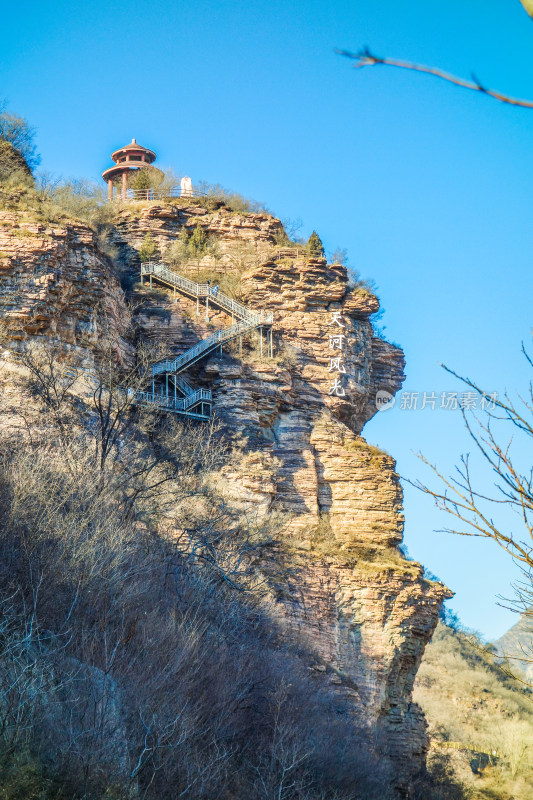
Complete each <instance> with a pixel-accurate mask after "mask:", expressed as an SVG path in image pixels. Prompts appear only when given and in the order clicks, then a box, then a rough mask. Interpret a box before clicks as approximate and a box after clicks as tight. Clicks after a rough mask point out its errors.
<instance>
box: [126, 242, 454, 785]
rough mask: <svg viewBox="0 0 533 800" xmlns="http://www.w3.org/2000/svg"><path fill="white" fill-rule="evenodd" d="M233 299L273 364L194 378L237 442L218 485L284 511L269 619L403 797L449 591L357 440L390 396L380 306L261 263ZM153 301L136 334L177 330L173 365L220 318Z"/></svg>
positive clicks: (422, 742)
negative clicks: (419, 697)
mask: <svg viewBox="0 0 533 800" xmlns="http://www.w3.org/2000/svg"><path fill="white" fill-rule="evenodd" d="M241 291H242V297H243V298H244V300H245V302H246V303H247V304H248V305H249V306H251V307H253V308H257V309H263V310H268V311H272V312H273V314H274V326H273V329H274V341H275V353H274V358H273V359H266V358H261V357H260V355H259V352H260V351H259V347H258V340H256V338H255V334H254V335H252V336H251V337H250V340H249V342H248V344H246V343H245V344H244V349H243V354H242V357H240V354H239V351H238V348H237V347H236V346H234V347H233V348H229V350H230V352H226V353H225V354H224V355H223V357H213V358H211V359H210V360H209V361H207V362H204V363H203V364H202V365H201V366H200V367H198V368H197V369H196V371H195V374H194V379H195V381H196V382H197V383H198V384H199V385H204V386H209V387H210V388H212V390H213V392H214V396H215V400H216V403H215V408H216V413H217V416H218V418H219V420H221V421H222V422H223V424H224V425H225V427H226V430H227V431H228V432H231V434H232V435H233V436H234V437H235V433H238V438H239V448H240V456H238V455H237V454H236V455H235V458H234V459H233V460H232V463H230V464H228V465H227V466H226V467H225V468H224V469H223V470H222V474H221V475H220V476H218V477H219V480H220V481H221V485H222V486H223V487H224V491H225V492H226V493H227V496H228V499H231V500H232V501H233V502H235V503H247V504H248V506H249V507H250V508H254V509H255V510H256V513H257V514H259V515H266V514H269V513H276V514H277V513H281V514H282V515H284V518H285V524H284V526H283V531H282V536H281V544H280V546H279V548H278V549H277V551H276V552H275V553H274V554H272V558H273V560H274V562H276V563H277V564H278V565H279V564H284V565H285V566H286V567H287V569H286V570H285V572H284V575H285V577H284V578H283V579H282V580H281V581H279V580H276V581H274V583H273V592H274V594H275V595H276V598H277V603H278V609H279V612H280V616H281V617H282V619H283V620H284V624H285V625H286V626H287V628H288V630H289V631H290V632H291V635H292V634H296V633H298V634H299V635H301V636H302V637H303V638H304V640H305V642H306V644H307V646H308V647H309V648H310V651H311V653H312V654H313V659H314V664H313V666H314V668H315V669H317V670H319V671H321V672H323V671H326V673H327V674H328V675H329V676H330V679H331V681H332V682H333V683H334V684H336V685H337V686H338V689H339V691H342V692H347V693H349V694H350V695H351V696H352V698H353V702H354V706H355V707H356V708H357V709H358V711H359V713H360V715H361V717H363V718H364V719H366V720H367V722H368V725H369V730H370V731H371V732H372V735H377V736H378V738H379V740H380V747H381V748H382V752H383V753H384V754H386V755H387V757H389V758H390V759H392V760H393V762H394V766H395V770H394V771H395V774H396V775H397V778H398V783H399V786H400V788H401V790H402V791H405V787H406V786H407V785H408V783H409V780H410V777H411V776H412V775H413V773H414V772H416V770H417V769H418V768H420V767H421V766H422V765H423V763H424V757H425V753H426V750H427V746H428V740H427V736H426V730H425V723H424V719H423V715H422V713H421V711H420V709H419V708H418V707H417V706H416V705H414V704H413V703H412V702H411V697H412V688H413V682H414V678H415V675H416V671H417V669H418V665H419V663H420V660H421V657H422V654H423V651H424V647H425V644H426V643H427V642H428V641H429V639H430V638H431V635H432V632H433V629H434V627H435V625H436V622H437V618H438V612H439V608H440V605H441V603H442V601H443V599H444V598H445V597H447V596H449V594H450V593H449V592H448V590H447V589H446V588H445V587H443V586H442V585H441V584H438V583H434V582H431V581H428V580H426V579H425V578H424V577H423V572H422V568H421V567H420V565H418V564H416V563H414V562H410V561H407V560H406V559H405V558H404V557H403V556H402V554H401V552H400V551H399V549H398V545H399V543H400V542H401V539H402V531H403V514H402V493H401V487H400V484H399V479H398V476H397V474H396V472H395V462H394V460H393V459H392V458H391V457H390V456H389V455H387V454H386V453H383V452H382V451H380V450H378V449H377V448H375V447H372V446H370V445H368V444H367V443H366V442H365V441H364V439H363V438H362V437H361V435H360V434H361V431H362V429H363V426H364V425H365V423H366V422H367V421H368V420H369V419H370V418H371V417H372V416H373V415H374V414H375V413H377V406H376V394H377V392H378V391H385V392H388V393H390V394H394V393H395V392H396V391H397V390H398V389H399V388H400V386H401V384H402V381H403V379H404V374H403V367H404V358H403V353H402V352H401V350H400V349H399V348H397V347H395V346H393V345H391V344H389V343H388V342H386V341H384V340H383V339H381V338H379V337H376V336H375V335H374V333H373V329H372V324H371V321H370V319H369V317H370V316H371V315H372V314H373V313H375V312H376V311H377V310H378V308H379V303H378V301H377V298H376V297H375V296H374V295H373V294H372V293H370V292H369V291H368V290H367V289H366V288H364V287H357V286H355V287H354V286H350V285H349V283H348V276H347V273H346V269H345V268H344V267H343V266H340V265H327V264H326V262H325V260H323V259H305V258H301V257H299V256H295V257H291V256H290V255H289V257H286V258H277V259H274V260H267V261H265V262H264V263H263V264H261V265H258V266H256V267H255V268H253V269H251V270H249V271H247V272H245V273H244V274H243V276H242V281H241ZM155 305H157V312H155V308H154V307H152V308H151V307H150V303H149V302H148V305H147V306H146V308H145V309H144V314H145V317H144V319H140V322H141V324H142V326H143V328H144V330H145V331H146V332H149V333H150V335H151V336H153V337H154V338H158V337H162V338H164V339H166V340H167V341H169V338H171V337H168V334H167V333H166V332H167V331H169V330H171V329H173V330H174V331H176V332H177V331H178V330H181V331H182V332H183V334H184V335H179V336H177V337H176V339H175V340H174V344H173V345H172V346H171V348H170V350H169V354H170V353H172V354H175V353H176V352H179V351H181V350H182V349H185V348H186V347H188V346H190V344H192V343H193V341H194V334H195V333H196V336H197V337H198V338H202V337H203V336H205V335H206V334H207V333H208V332H210V330H209V328H208V327H207V326H208V325H210V326H213V325H215V326H218V327H222V326H225V325H227V324H228V319H227V318H224V315H222V314H219V315H218V316H211V315H210V319H209V322H208V323H207V322H206V320H205V315H204V309H203V308H201V309H200V315H199V316H197V313H196V304H195V303H193V302H191V301H188V300H186V299H184V298H180V297H178V298H176V299H175V300H173V299H172V297H171V296H170V294H169V295H167V296H166V297H165V295H164V293H162V294H159V296H158V299H157V304H155V303H154V306H155ZM165 315H166V317H165ZM185 328H186V329H187V331H185ZM341 335H342V337H343V338H342V340H339V339H338V338H337V339H335V337H339V336H341ZM331 337H333V339H332V338H331ZM169 344H170V342H169ZM264 352H266V349H265V350H264ZM335 358H339V359H340V361H339V362H334V361H332V359H335ZM335 379H337V389H333V388H332V387H334V386H335ZM274 572H275V570H274ZM287 576H289V577H287Z"/></svg>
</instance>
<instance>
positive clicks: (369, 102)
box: [0, 0, 533, 637]
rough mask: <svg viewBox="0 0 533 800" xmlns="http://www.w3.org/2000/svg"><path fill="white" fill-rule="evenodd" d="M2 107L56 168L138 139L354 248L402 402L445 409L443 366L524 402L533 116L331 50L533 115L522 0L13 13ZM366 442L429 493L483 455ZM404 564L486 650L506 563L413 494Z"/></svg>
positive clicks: (410, 435) (404, 438)
mask: <svg viewBox="0 0 533 800" xmlns="http://www.w3.org/2000/svg"><path fill="white" fill-rule="evenodd" d="M0 37H1V47H0V74H1V78H2V80H1V84H0V94H1V95H3V96H4V97H5V98H7V100H8V102H9V107H10V108H11V109H12V110H13V111H16V112H17V113H20V114H23V115H25V116H26V117H27V118H28V119H29V120H30V121H31V123H32V124H34V125H35V126H36V127H37V129H38V146H39V150H40V152H41V154H42V160H43V163H42V167H43V168H45V169H46V170H50V171H52V172H53V173H56V174H59V175H62V176H65V177H67V176H79V177H81V176H83V177H93V178H95V179H97V178H99V175H100V173H101V171H102V170H103V169H104V168H106V167H107V166H108V165H109V163H110V162H109V154H110V152H111V151H112V150H114V149H115V148H116V147H117V146H120V145H122V144H124V143H125V142H126V141H129V140H130V139H131V138H132V137H133V136H135V137H136V138H137V139H138V141H140V142H141V143H142V144H144V145H147V146H148V147H151V148H153V149H155V150H156V151H157V153H158V156H159V162H160V163H161V164H163V165H165V166H172V167H173V168H174V169H175V170H176V171H177V172H178V173H180V174H187V175H191V176H192V178H193V181H198V180H202V179H204V180H208V181H210V182H220V183H222V184H224V185H226V186H228V187H230V188H232V189H235V190H237V191H240V192H241V193H243V194H245V195H248V196H251V197H253V198H255V199H257V200H261V201H263V202H265V203H266V205H267V206H268V207H269V208H270V209H271V210H272V211H273V212H274V213H276V214H277V215H279V216H281V217H290V218H295V217H300V218H301V219H302V220H303V223H304V226H303V230H302V233H303V234H305V235H308V234H309V233H310V231H311V230H312V229H313V228H316V229H317V230H318V231H319V233H320V235H321V236H322V238H323V240H324V243H325V245H326V248H327V249H328V250H330V251H331V250H333V249H335V248H336V247H345V248H347V250H348V253H349V257H350V262H351V264H352V265H353V266H355V267H357V268H358V269H359V270H360V271H361V273H362V274H363V275H365V276H367V277H370V278H373V279H374V280H375V282H376V284H377V286H378V289H379V296H380V297H381V300H382V303H383V305H384V307H385V309H386V313H385V317H384V323H385V324H386V326H387V329H386V334H387V335H388V336H389V337H390V338H391V339H392V340H394V341H396V342H398V343H399V344H401V346H402V347H403V348H404V350H405V353H406V357H407V376H408V377H407V383H406V385H405V387H404V388H405V389H406V390H407V391H419V392H424V391H427V392H430V391H435V392H441V391H451V390H453V389H454V388H456V387H455V386H454V383H453V381H451V380H450V378H449V377H447V376H446V375H445V374H444V373H443V372H442V370H441V369H440V367H439V363H440V362H445V363H446V364H448V365H450V366H452V367H454V368H455V369H456V370H458V371H459V372H462V373H466V374H468V375H470V376H472V377H476V378H477V379H478V380H479V381H480V382H482V383H484V385H485V386H486V387H487V388H488V389H489V390H492V391H499V392H502V391H503V390H504V389H505V388H507V389H509V390H510V391H513V390H515V389H520V388H521V389H524V388H525V386H526V383H527V380H528V375H527V370H526V368H525V365H524V363H523V360H522V359H521V357H520V354H519V348H520V342H521V341H522V340H526V341H528V340H529V341H530V340H531V334H530V325H531V316H532V315H531V288H532V278H531V259H532V253H533V217H532V213H531V207H532V203H531V197H532V193H533V147H532V144H533V111H525V110H519V109H513V108H510V107H507V106H504V105H501V104H498V103H496V102H494V101H491V100H489V99H488V98H486V97H482V96H479V95H477V94H474V93H468V92H465V91H461V90H459V89H456V88H453V87H451V86H448V85H446V84H444V83H443V82H439V81H436V80H433V79H431V78H426V77H423V76H418V75H414V74H409V73H403V72H400V71H394V70H386V69H383V68H373V69H368V70H362V71H355V70H353V69H352V68H351V66H350V64H349V62H348V61H347V60H344V59H342V58H340V57H339V56H337V55H335V54H334V52H333V50H334V48H335V47H339V48H345V49H351V50H356V49H358V48H360V47H362V46H364V45H369V46H370V47H371V48H372V49H373V50H374V51H376V52H377V53H378V54H381V55H389V56H395V57H397V58H406V59H413V60H417V61H420V62H424V63H428V64H434V65H439V66H441V67H443V68H445V69H448V70H450V71H452V72H455V73H458V74H461V75H464V76H466V77H468V75H469V74H470V72H471V71H474V72H475V73H476V75H477V76H478V77H479V78H480V79H481V80H482V81H483V82H484V83H485V84H486V85H488V86H490V87H491V88H497V89H501V90H502V91H507V92H509V93H512V94H515V95H518V96H526V97H530V98H533V74H532V71H531V53H532V45H533V21H530V20H529V19H528V17H527V16H526V14H525V12H524V11H523V9H522V7H521V5H520V3H519V2H518V0H483V2H482V1H481V0H468V2H464V0H450V2H448V3H428V2H427V0H404V1H403V2H401V3H398V2H397V0H380V2H379V3H378V2H376V1H375V0H350V2H348V1H347V0H346V1H344V2H342V1H341V0H330V2H317V1H313V0H293V1H292V2H288V0H283V1H282V0H268V1H267V0H233V1H231V0H218V1H215V0H194V2H193V1H192V0H176V1H175V2H170V0H167V1H166V2H164V1H163V0H151V1H150V2H146V1H145V0H140V1H139V0H138V1H137V2H135V1H133V2H113V1H112V0H111V2H108V1H106V2H103V0H92V2H91V3H87V2H85V1H84V2H80V0H69V2H68V3H67V2H63V1H62V0H55V1H54V2H53V3H42V2H39V3H36V2H33V1H32V0H29V2H26V3H22V4H18V5H16V4H13V3H10V4H9V5H8V6H7V7H6V8H4V9H3V11H2V33H1V34H0ZM365 435H366V436H367V438H368V439H369V440H370V441H372V442H374V443H376V444H379V445H381V446H383V447H384V448H385V449H387V450H388V451H389V452H390V453H392V454H393V455H394V456H395V457H396V458H397V459H398V467H399V470H400V472H401V474H402V475H406V476H409V477H411V478H416V477H419V476H422V477H424V476H425V472H424V469H423V467H422V465H421V464H420V463H419V462H418V461H417V460H416V459H415V457H414V456H413V454H412V451H418V450H422V451H423V452H424V453H425V454H426V455H427V456H428V457H429V458H430V459H431V460H433V461H436V462H437V463H439V464H440V465H441V466H442V467H443V469H447V468H449V469H451V468H452V466H453V464H454V462H455V458H456V456H457V455H458V454H460V453H461V452H462V451H464V450H465V449H469V445H468V442H467V439H466V435H465V434H464V432H463V430H462V427H461V424H460V420H459V418H458V414H456V413H455V414H454V413H453V412H452V411H437V410H435V411H432V410H429V409H425V410H424V411H420V410H419V411H414V410H413V411H406V410H401V409H399V408H398V406H397V407H396V408H395V409H394V410H392V411H390V412H387V413H383V414H379V415H378V416H377V418H376V419H374V420H373V421H372V422H370V423H369V425H368V426H367V428H366V430H365ZM406 518H407V522H406V542H407V545H408V547H409V550H410V553H411V554H412V555H413V556H414V557H416V558H417V559H419V560H421V561H422V562H423V563H424V564H426V565H427V566H428V568H429V569H431V570H432V571H433V572H434V573H436V574H437V575H439V576H440V577H441V578H442V579H443V580H444V581H445V582H446V583H447V584H448V585H449V586H450V587H451V588H452V589H454V590H455V591H456V593H457V594H456V597H455V599H454V601H453V602H452V607H453V608H454V609H455V610H456V611H457V612H458V613H459V614H460V616H461V617H462V619H463V620H464V622H465V623H466V624H467V625H469V626H471V627H474V628H477V629H479V630H481V631H482V632H483V633H485V634H486V635H487V636H489V637H494V636H497V635H499V634H501V633H502V632H503V631H504V630H505V629H506V628H507V627H508V626H509V624H511V623H512V622H513V621H514V619H513V618H512V617H511V615H510V614H509V612H506V611H504V610H502V609H500V608H499V607H498V606H497V605H496V598H497V595H498V594H503V595H505V594H508V593H509V584H510V582H511V580H512V578H513V576H514V577H516V572H514V569H513V567H512V565H511V564H509V562H508V559H506V558H505V557H503V556H502V554H500V552H499V551H498V550H497V548H496V546H494V545H492V544H490V543H484V542H481V541H479V540H465V539H459V538H456V537H452V536H448V535H445V534H438V533H434V532H433V531H434V529H436V528H439V527H442V526H443V524H444V523H445V520H443V519H441V518H440V517H439V515H438V514H437V513H436V512H435V511H434V510H433V509H432V507H431V505H430V503H429V501H428V500H427V498H425V497H424V496H422V495H419V494H418V493H415V492H414V491H413V490H410V489H409V488H407V491H406Z"/></svg>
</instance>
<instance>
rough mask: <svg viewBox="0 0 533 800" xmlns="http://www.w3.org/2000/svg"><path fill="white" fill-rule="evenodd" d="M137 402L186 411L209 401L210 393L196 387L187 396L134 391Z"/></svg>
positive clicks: (210, 398)
mask: <svg viewBox="0 0 533 800" xmlns="http://www.w3.org/2000/svg"><path fill="white" fill-rule="evenodd" d="M134 400H135V402H137V403H150V404H151V405H155V406H160V407H162V408H172V409H173V410H175V411H187V410H188V409H189V408H192V407H193V406H196V405H198V403H202V402H204V403H211V401H212V395H211V392H210V390H209V389H197V390H196V391H195V392H193V394H191V395H189V396H188V397H176V398H174V397H169V395H166V394H156V393H154V392H141V391H139V392H135V397H134Z"/></svg>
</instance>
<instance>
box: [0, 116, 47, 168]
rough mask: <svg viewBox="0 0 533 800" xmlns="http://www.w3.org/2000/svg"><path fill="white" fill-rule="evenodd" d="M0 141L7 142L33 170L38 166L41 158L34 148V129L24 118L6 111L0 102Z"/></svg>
mask: <svg viewBox="0 0 533 800" xmlns="http://www.w3.org/2000/svg"><path fill="white" fill-rule="evenodd" d="M0 140H4V141H5V142H9V143H10V144H11V145H12V146H13V147H14V148H15V150H18V151H19V153H20V154H21V155H22V157H23V158H24V160H25V162H26V164H27V165H28V167H29V168H30V169H31V170H33V169H35V167H37V166H39V164H40V162H41V157H40V156H39V155H38V154H37V149H36V147H35V128H33V127H32V126H31V125H29V123H28V122H27V120H25V119H24V117H18V116H17V115H16V114H11V113H10V112H9V111H6V107H5V103H1V102H0Z"/></svg>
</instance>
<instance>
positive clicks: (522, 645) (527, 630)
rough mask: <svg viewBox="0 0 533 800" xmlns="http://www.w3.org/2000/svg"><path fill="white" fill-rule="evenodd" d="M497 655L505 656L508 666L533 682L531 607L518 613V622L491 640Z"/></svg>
mask: <svg viewBox="0 0 533 800" xmlns="http://www.w3.org/2000/svg"><path fill="white" fill-rule="evenodd" d="M493 647H494V648H495V652H496V654H497V655H498V656H501V657H502V658H503V657H507V658H508V659H509V666H510V668H511V670H512V671H513V672H514V671H516V672H519V673H520V674H521V675H523V676H524V677H525V678H526V680H528V681H529V682H530V683H533V608H531V609H530V610H529V611H526V612H525V613H524V614H521V615H520V619H519V620H518V622H517V623H516V624H515V625H513V627H512V628H509V630H508V631H507V633H504V634H503V636H501V637H500V638H499V639H497V640H496V641H495V642H493Z"/></svg>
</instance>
